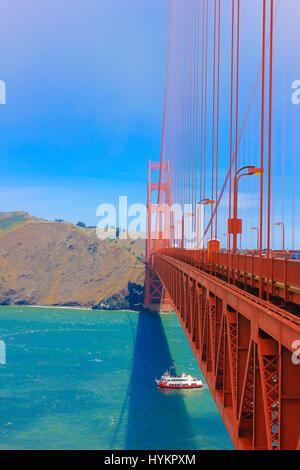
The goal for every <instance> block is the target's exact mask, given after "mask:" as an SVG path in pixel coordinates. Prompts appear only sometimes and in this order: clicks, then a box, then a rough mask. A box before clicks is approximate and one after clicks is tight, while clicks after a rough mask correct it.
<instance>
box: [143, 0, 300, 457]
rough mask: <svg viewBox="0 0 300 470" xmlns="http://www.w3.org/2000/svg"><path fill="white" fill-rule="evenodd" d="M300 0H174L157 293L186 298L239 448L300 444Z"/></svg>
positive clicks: (154, 184)
mask: <svg viewBox="0 0 300 470" xmlns="http://www.w3.org/2000/svg"><path fill="white" fill-rule="evenodd" d="M297 3H298V2H297V1H296V0H277V1H276V0H251V1H250V0H170V13H169V32H168V46H167V60H166V62H167V65H166V81H165V92H164V109H163V125H162V140H161V155H160V160H159V161H158V162H151V161H150V163H149V175H148V202H147V204H148V224H147V226H148V228H147V250H146V280H145V307H146V308H147V309H152V310H167V311H168V310H175V311H176V313H177V316H178V318H179V320H180V322H181V325H182V328H183V330H184V332H185V334H186V336H187V338H188V340H189V343H190V345H191V348H192V350H193V352H194V355H195V357H196V359H197V361H198V364H199V366H200V368H201V370H202V372H203V374H204V377H205V379H206V381H207V383H208V386H209V388H210V391H211V393H212V396H213V398H214V400H215V402H216V405H217V407H218V409H219V412H220V414H221V416H222V418H223V421H224V423H225V425H226V427H227V430H228V432H229V434H230V436H231V439H232V441H233V443H234V446H235V448H236V449H270V450H278V449H297V448H298V449H300V364H299V362H300V361H299V359H298V355H297V352H299V348H300V309H299V305H300V251H298V250H297V244H298V243H299V240H298V239H297V233H298V232H297V221H298V220H299V218H297V215H296V204H297V202H298V201H299V188H298V187H297V185H296V175H297V174H299V173H298V166H297V165H298V164H299V158H298V159H297V156H298V157H299V153H298V152H299V134H300V132H299V118H298V116H297V113H298V112H299V111H298V110H299V108H298V107H297V103H298V100H297V96H296V91H295V89H297V83H298V81H297V73H298V78H300V70H299V61H298V63H297V59H298V58H299V55H298V52H297V44H300V40H299V39H300V38H299V35H300V32H299V26H298V25H299V16H300V9H299V5H298V4H297ZM297 67H298V68H297ZM299 101H300V100H299ZM155 173H156V174H155ZM297 348H298V351H297Z"/></svg>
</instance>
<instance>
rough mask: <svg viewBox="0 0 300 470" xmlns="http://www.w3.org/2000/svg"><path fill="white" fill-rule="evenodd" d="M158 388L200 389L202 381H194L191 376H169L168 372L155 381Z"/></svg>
mask: <svg viewBox="0 0 300 470" xmlns="http://www.w3.org/2000/svg"><path fill="white" fill-rule="evenodd" d="M155 382H156V383H157V385H158V386H159V388H202V387H203V383H202V380H199V379H196V378H195V377H193V376H192V375H186V374H181V375H171V374H170V371H167V372H165V373H164V374H163V375H162V376H161V377H160V378H159V379H155Z"/></svg>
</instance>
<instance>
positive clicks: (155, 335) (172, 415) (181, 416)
mask: <svg viewBox="0 0 300 470" xmlns="http://www.w3.org/2000/svg"><path fill="white" fill-rule="evenodd" d="M170 364H172V357H171V353H170V349H169V346H168V342H167V339H166V336H165V332H164V328H163V324H162V321H161V316H160V315H159V314H158V313H153V312H141V313H139V318H138V325H137V329H136V338H135V347H134V356H133V362H132V370H131V377H130V382H129V386H128V394H127V400H126V401H127V404H128V405H127V410H128V414H127V413H126V415H127V428H126V437H125V449H180V448H184V449H195V448H197V446H196V442H195V439H194V431H193V427H192V423H191V420H190V417H189V415H188V412H187V410H186V407H185V404H184V399H183V394H182V392H180V391H178V390H166V391H163V390H159V389H158V388H157V386H156V384H155V382H154V378H155V377H159V376H160V375H161V374H162V373H163V372H164V371H165V370H166V369H168V367H169V366H170Z"/></svg>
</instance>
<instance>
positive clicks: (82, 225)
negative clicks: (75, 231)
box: [76, 221, 86, 228]
mask: <svg viewBox="0 0 300 470" xmlns="http://www.w3.org/2000/svg"><path fill="white" fill-rule="evenodd" d="M76 225H77V227H82V228H86V225H85V223H84V222H80V221H79V222H77V224H76Z"/></svg>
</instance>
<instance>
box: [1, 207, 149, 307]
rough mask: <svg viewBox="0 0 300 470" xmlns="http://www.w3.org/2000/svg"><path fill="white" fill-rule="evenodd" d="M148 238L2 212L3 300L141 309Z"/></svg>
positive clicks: (7, 301) (4, 302)
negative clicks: (101, 234) (107, 235)
mask: <svg viewBox="0 0 300 470" xmlns="http://www.w3.org/2000/svg"><path fill="white" fill-rule="evenodd" d="M144 247H145V242H144V241H143V240H136V241H131V240H124V241H123V240H119V239H113V238H112V237H111V239H109V240H104V241H100V240H98V238H97V237H96V233H95V229H86V228H81V227H77V226H75V225H72V224H70V223H67V222H49V221H44V220H41V219H37V218H34V217H32V216H30V215H29V214H26V213H25V212H14V213H0V304H2V305H10V304H17V305H26V304H27V305H57V306H58V305H61V306H67V305H68V306H86V307H93V308H101V309H119V308H124V309H125V308H136V309H139V308H141V305H142V300H143V284H144V264H143V259H144V256H145V248H144Z"/></svg>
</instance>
